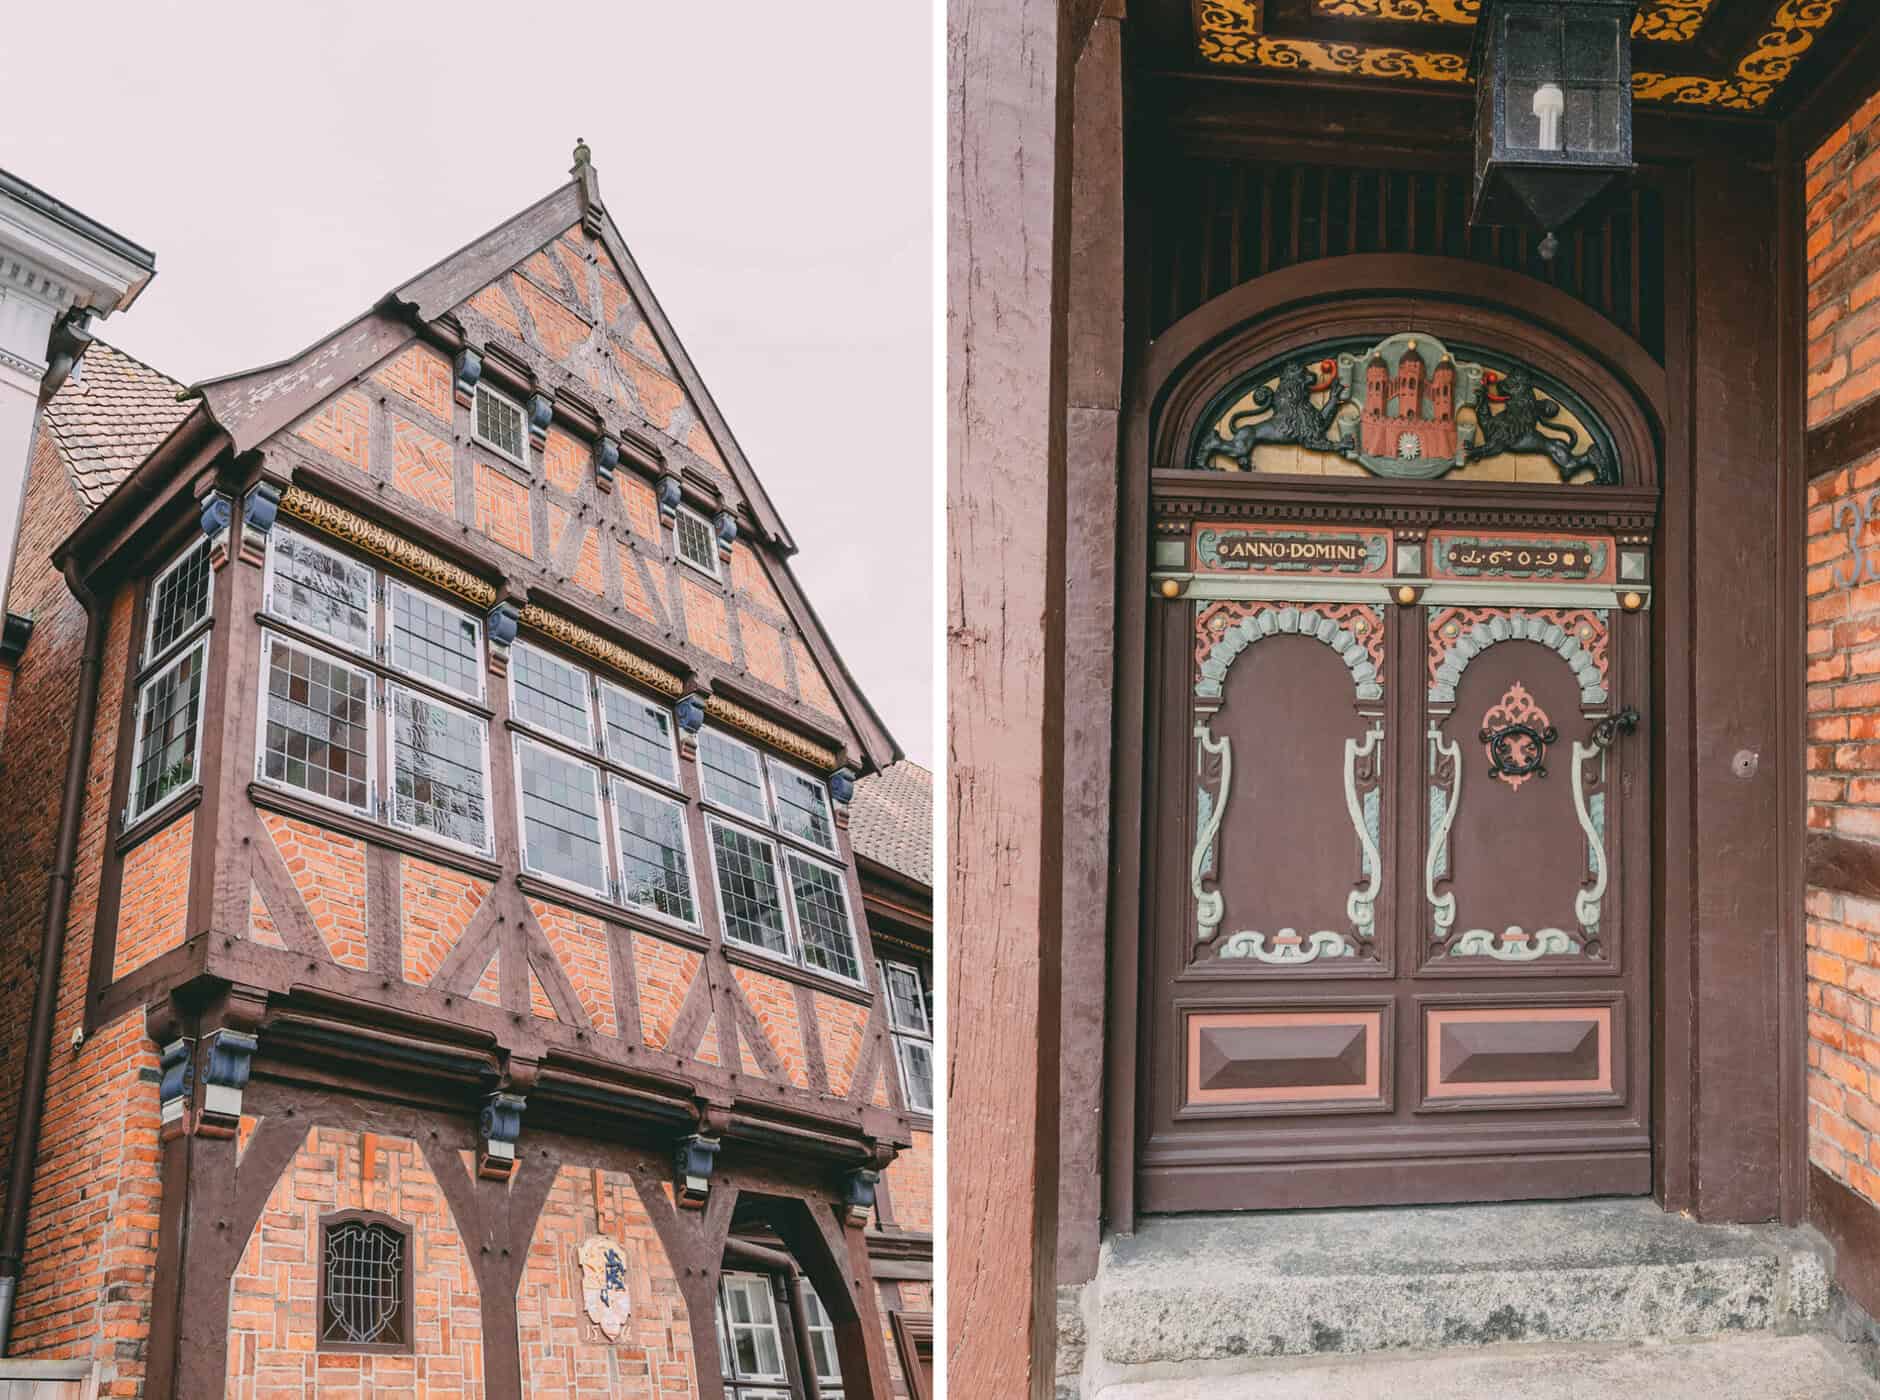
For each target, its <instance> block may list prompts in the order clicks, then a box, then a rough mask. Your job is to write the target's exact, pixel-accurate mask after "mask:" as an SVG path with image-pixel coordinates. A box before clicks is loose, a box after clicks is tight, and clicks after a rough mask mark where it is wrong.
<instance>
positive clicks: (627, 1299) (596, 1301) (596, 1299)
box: [579, 1235, 633, 1342]
mask: <svg viewBox="0 0 1880 1400" xmlns="http://www.w3.org/2000/svg"><path fill="white" fill-rule="evenodd" d="M579 1257H580V1260H581V1301H582V1303H583V1304H584V1305H585V1307H586V1308H587V1315H588V1319H589V1320H590V1321H591V1322H593V1324H594V1325H595V1326H596V1327H598V1328H600V1329H601V1332H602V1333H603V1334H604V1335H605V1336H606V1338H607V1340H608V1341H610V1342H616V1341H619V1340H620V1334H621V1332H622V1331H624V1330H625V1329H626V1325H627V1323H628V1322H629V1321H631V1320H632V1317H633V1299H632V1297H631V1296H630V1295H629V1294H628V1291H627V1252H626V1251H625V1250H624V1249H622V1248H621V1247H620V1244H619V1242H618V1241H616V1240H610V1239H608V1238H607V1236H605V1235H589V1236H588V1237H587V1238H586V1239H585V1240H583V1241H582V1242H581V1249H580V1256H579Z"/></svg>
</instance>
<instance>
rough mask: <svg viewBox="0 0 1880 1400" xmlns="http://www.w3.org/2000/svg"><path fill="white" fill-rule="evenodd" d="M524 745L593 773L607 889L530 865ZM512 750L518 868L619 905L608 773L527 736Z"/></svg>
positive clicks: (515, 740) (514, 741)
mask: <svg viewBox="0 0 1880 1400" xmlns="http://www.w3.org/2000/svg"><path fill="white" fill-rule="evenodd" d="M525 745H526V746H528V747H531V748H537V749H541V750H543V751H545V752H547V753H549V754H551V755H552V756H554V757H555V758H558V759H560V760H561V761H562V762H563V763H572V764H574V765H575V766H577V767H580V768H586V769H588V770H589V771H590V772H592V773H593V774H594V806H595V812H594V819H595V824H596V825H597V826H598V827H599V828H600V834H601V878H602V879H603V880H605V881H607V884H608V887H607V888H605V889H596V888H595V887H594V886H593V885H584V884H582V883H581V882H580V881H578V880H570V879H568V878H567V877H566V876H563V875H551V874H548V873H547V872H546V871H542V870H537V869H536V868H535V867H534V866H532V865H530V864H529V817H528V812H527V809H526V808H525V807H524V805H523V796H524V794H523V790H522V750H523V747H524V746H525ZM509 749H510V758H509V762H510V769H511V772H512V774H513V776H514V780H515V784H516V865H517V868H518V869H520V870H522V871H523V872H524V873H525V874H527V875H529V876H530V877H531V878H533V879H536V880H546V881H547V882H548V883H549V884H551V885H559V886H561V888H563V889H565V890H578V891H579V892H580V893H582V894H585V895H588V896H591V897H594V898H598V899H602V900H605V901H606V902H607V903H609V904H615V903H618V901H617V900H615V898H614V891H613V888H612V886H613V885H614V883H615V879H614V871H615V864H614V853H613V843H612V841H610V840H609V839H608V825H609V822H610V815H609V812H608V809H607V785H606V783H604V782H603V781H601V780H602V779H603V778H605V777H606V776H607V772H606V770H605V769H603V768H602V767H601V766H600V765H599V764H597V763H594V762H592V761H590V760H589V759H585V758H577V757H575V756H574V755H573V754H571V753H564V752H563V751H562V750H561V749H558V748H556V747H555V745H553V744H545V743H543V742H542V741H541V740H539V739H536V738H534V737H533V736H531V735H528V734H517V735H515V736H514V737H513V738H512V739H511V741H510V745H509ZM626 907H628V908H635V907H637V906H634V905H628V906H626Z"/></svg>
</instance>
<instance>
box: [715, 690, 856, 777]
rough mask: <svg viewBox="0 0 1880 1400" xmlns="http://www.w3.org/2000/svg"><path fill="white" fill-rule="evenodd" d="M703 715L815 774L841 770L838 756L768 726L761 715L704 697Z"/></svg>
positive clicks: (737, 705) (717, 697)
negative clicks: (811, 767) (778, 751)
mask: <svg viewBox="0 0 1880 1400" xmlns="http://www.w3.org/2000/svg"><path fill="white" fill-rule="evenodd" d="M705 713H706V714H708V715H710V716H711V717H712V718H713V719H718V720H723V721H724V722H725V723H726V724H729V725H734V726H735V727H737V728H739V729H742V730H743V731H744V732H745V733H746V734H750V735H753V736H755V737H756V738H759V739H762V740H763V741H764V742H765V743H766V744H769V745H770V746H771V747H772V748H778V749H782V750H783V751H784V752H785V753H787V754H789V755H790V756H791V757H792V758H800V759H802V760H803V762H805V763H808V764H812V765H814V766H815V768H816V769H817V770H818V771H819V772H823V773H827V772H829V771H830V770H831V769H834V768H840V767H841V766H842V755H841V754H839V753H837V752H836V751H835V750H834V749H831V748H826V747H824V746H823V745H821V744H816V743H812V742H810V741H809V740H808V739H805V738H804V737H803V736H802V735H800V734H795V733H792V732H791V731H790V730H788V729H785V728H784V727H783V726H782V725H781V724H775V723H772V722H771V721H770V720H767V719H765V718H764V717H763V716H762V715H760V714H756V713H754V712H753V711H751V710H747V709H745V708H744V706H742V705H739V704H735V703H734V702H732V701H730V700H726V699H725V698H723V697H722V696H718V695H711V696H707V697H706V699H705Z"/></svg>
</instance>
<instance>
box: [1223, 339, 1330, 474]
mask: <svg viewBox="0 0 1880 1400" xmlns="http://www.w3.org/2000/svg"><path fill="white" fill-rule="evenodd" d="M1312 387H1313V385H1312V366H1311V364H1310V363H1309V362H1308V361H1305V360H1295V361H1290V362H1288V363H1286V364H1284V365H1281V366H1280V371H1279V378H1278V379H1277V380H1275V381H1274V383H1273V385H1272V387H1271V388H1268V387H1267V386H1266V385H1264V384H1263V385H1261V386H1260V387H1259V388H1257V389H1255V390H1254V391H1253V407H1252V408H1250V409H1244V410H1242V411H1241V412H1239V413H1236V414H1234V415H1233V417H1231V418H1229V419H1228V420H1227V428H1228V436H1226V437H1222V436H1221V432H1220V429H1219V428H1215V429H1213V430H1212V431H1210V432H1209V433H1208V435H1207V436H1206V437H1205V438H1203V439H1202V440H1201V442H1200V444H1199V445H1197V446H1196V448H1195V454H1194V460H1193V461H1192V463H1191V465H1192V466H1194V467H1197V468H1199V469H1201V470H1206V469H1207V468H1209V467H1211V466H1213V465H1214V459H1215V458H1216V457H1217V456H1220V457H1232V458H1233V459H1234V460H1235V461H1236V462H1238V463H1239V464H1240V469H1241V470H1242V471H1243V472H1247V471H1252V470H1253V449H1254V448H1256V447H1258V446H1260V445H1261V444H1262V443H1271V444H1274V445H1276V446H1294V447H1306V448H1311V449H1312V450H1314V451H1317V452H1330V451H1333V450H1334V444H1333V443H1332V441H1331V440H1330V439H1329V438H1328V437H1327V436H1326V434H1327V432H1328V431H1329V430H1330V429H1331V426H1332V420H1333V419H1335V418H1336V417H1338V410H1339V409H1341V408H1343V407H1344V405H1345V401H1344V399H1343V398H1341V397H1340V396H1339V395H1338V394H1337V393H1335V392H1334V393H1333V394H1332V395H1331V397H1330V398H1328V399H1327V400H1326V401H1325V406H1324V407H1323V408H1315V407H1314V406H1313V403H1312ZM1262 414H1265V415H1266V416H1265V417H1261V415H1262ZM1256 418H1257V419H1259V420H1260V421H1258V422H1257V423H1256V422H1254V421H1252V420H1253V419H1256Z"/></svg>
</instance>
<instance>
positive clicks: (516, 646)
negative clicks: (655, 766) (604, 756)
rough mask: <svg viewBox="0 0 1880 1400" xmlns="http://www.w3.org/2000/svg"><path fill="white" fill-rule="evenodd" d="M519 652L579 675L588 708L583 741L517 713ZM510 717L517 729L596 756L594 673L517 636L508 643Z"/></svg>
mask: <svg viewBox="0 0 1880 1400" xmlns="http://www.w3.org/2000/svg"><path fill="white" fill-rule="evenodd" d="M519 652H533V653H535V655H537V656H540V657H544V658H546V659H547V660H548V661H549V662H550V663H551V664H552V665H556V666H566V667H567V668H568V669H569V670H571V671H573V672H574V673H575V674H576V675H577V676H579V677H581V689H582V691H583V693H584V694H585V695H586V696H587V708H586V710H585V713H586V715H587V738H586V739H585V740H582V741H580V742H577V741H575V740H573V739H570V738H569V737H568V736H567V735H566V734H558V733H556V732H555V731H554V730H552V729H550V728H549V727H548V726H547V725H545V724H539V723H537V722H536V721H535V720H532V719H528V718H525V717H524V716H522V715H520V714H518V713H517V712H516V687H517V686H519V685H520V684H521V683H522V682H521V678H520V677H519V676H518V675H517V674H516V656H517V653H519ZM509 718H510V720H511V722H512V723H514V724H515V725H517V726H518V727H519V728H522V729H526V730H528V731H529V732H530V733H531V734H540V735H543V736H544V737H545V738H547V739H548V740H549V741H550V742H551V743H556V744H567V745H568V746H569V747H570V748H577V749H579V750H581V752H582V753H584V754H587V755H588V756H589V757H597V756H598V755H599V754H600V751H601V745H600V743H599V741H598V739H597V737H596V735H595V733H594V673H593V672H592V671H590V670H588V669H587V667H585V666H578V665H576V664H575V663H574V662H572V661H568V660H565V659H563V658H562V657H560V656H557V655H556V654H555V653H554V652H552V651H550V650H549V649H548V648H547V647H538V646H536V645H535V644H534V643H532V642H525V641H523V640H522V639H521V638H517V639H516V640H515V641H514V642H513V643H511V644H510V648H509Z"/></svg>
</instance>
